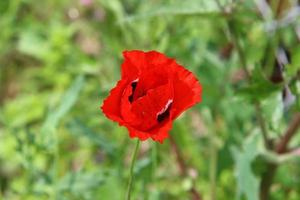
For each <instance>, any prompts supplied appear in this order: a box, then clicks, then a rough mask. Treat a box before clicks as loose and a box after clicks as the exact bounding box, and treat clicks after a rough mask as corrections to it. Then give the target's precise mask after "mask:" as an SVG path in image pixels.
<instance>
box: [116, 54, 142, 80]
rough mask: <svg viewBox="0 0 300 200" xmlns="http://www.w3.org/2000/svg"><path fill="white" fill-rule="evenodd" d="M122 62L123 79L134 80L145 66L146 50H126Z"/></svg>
mask: <svg viewBox="0 0 300 200" xmlns="http://www.w3.org/2000/svg"><path fill="white" fill-rule="evenodd" d="M123 57H124V62H123V64H122V72H121V74H122V79H123V78H128V79H130V80H134V79H135V78H136V77H137V76H138V75H139V72H140V71H141V70H142V68H144V67H145V52H143V51H139V50H132V51H124V52H123Z"/></svg>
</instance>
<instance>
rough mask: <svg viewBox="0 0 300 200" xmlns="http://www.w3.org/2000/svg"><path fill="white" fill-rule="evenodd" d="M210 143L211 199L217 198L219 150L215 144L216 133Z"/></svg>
mask: <svg viewBox="0 0 300 200" xmlns="http://www.w3.org/2000/svg"><path fill="white" fill-rule="evenodd" d="M210 140H211V143H210V173H209V179H210V199H211V200H216V175H217V162H218V152H217V147H216V144H215V141H214V140H215V139H214V135H211V138H210Z"/></svg>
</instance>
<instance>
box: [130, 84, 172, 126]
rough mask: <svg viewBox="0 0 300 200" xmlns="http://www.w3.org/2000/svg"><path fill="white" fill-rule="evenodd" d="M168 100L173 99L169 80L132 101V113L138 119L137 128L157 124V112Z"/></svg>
mask: <svg viewBox="0 0 300 200" xmlns="http://www.w3.org/2000/svg"><path fill="white" fill-rule="evenodd" d="M169 100H173V87H172V85H171V82H170V83H168V84H165V85H162V86H159V87H157V88H155V89H151V90H149V91H148V92H147V95H145V96H144V97H141V98H139V99H137V100H136V101H134V102H133V103H132V109H131V111H132V113H134V114H135V115H136V117H137V118H138V119H139V120H138V121H139V125H138V126H137V128H138V129H139V130H143V131H147V130H149V129H151V128H153V127H154V126H156V125H157V124H158V121H157V114H158V113H159V112H161V111H162V110H163V109H164V108H165V106H166V104H167V103H168V101H169Z"/></svg>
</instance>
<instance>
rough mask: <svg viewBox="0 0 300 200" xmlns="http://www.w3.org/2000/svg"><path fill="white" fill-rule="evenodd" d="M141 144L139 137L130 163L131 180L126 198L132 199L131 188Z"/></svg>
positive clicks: (127, 199)
mask: <svg viewBox="0 0 300 200" xmlns="http://www.w3.org/2000/svg"><path fill="white" fill-rule="evenodd" d="M139 146H140V140H139V139H137V142H136V145H135V149H134V152H133V155H132V160H131V165H130V174H129V180H128V186H127V194H126V200H130V197H131V188H132V182H133V170H134V164H135V160H136V157H137V152H138V150H139Z"/></svg>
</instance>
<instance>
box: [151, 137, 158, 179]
mask: <svg viewBox="0 0 300 200" xmlns="http://www.w3.org/2000/svg"><path fill="white" fill-rule="evenodd" d="M151 156H152V181H153V180H155V171H156V168H157V143H156V142H154V143H153V145H152V149H151Z"/></svg>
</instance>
